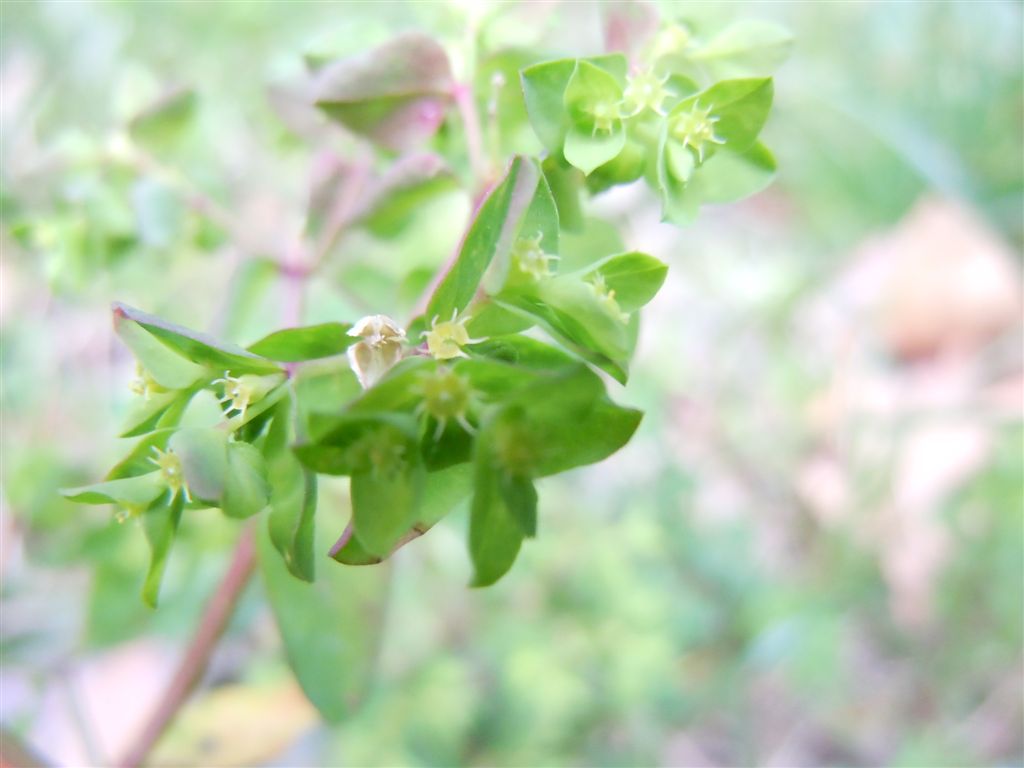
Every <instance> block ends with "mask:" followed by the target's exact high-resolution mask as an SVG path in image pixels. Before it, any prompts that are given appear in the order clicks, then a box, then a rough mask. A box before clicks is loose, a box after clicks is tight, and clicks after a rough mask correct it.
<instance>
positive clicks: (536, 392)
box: [490, 364, 641, 477]
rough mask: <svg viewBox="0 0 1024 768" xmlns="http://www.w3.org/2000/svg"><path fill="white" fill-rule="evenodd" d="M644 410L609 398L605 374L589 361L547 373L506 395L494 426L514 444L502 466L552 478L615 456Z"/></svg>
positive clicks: (499, 438) (504, 441) (499, 439)
mask: <svg viewBox="0 0 1024 768" xmlns="http://www.w3.org/2000/svg"><path fill="white" fill-rule="evenodd" d="M640 418H641V413H640V412H639V411H636V410H633V409H630V408H623V407H621V406H618V405H616V404H615V403H613V402H611V400H609V399H608V397H607V395H606V394H605V391H604V384H603V382H602V381H601V379H600V378H599V377H598V376H597V375H596V374H595V373H594V372H593V371H591V370H590V369H589V368H587V367H586V366H584V365H581V364H576V365H575V366H574V367H572V368H569V369H565V370H562V371H560V372H559V373H557V374H555V375H552V376H547V377H544V378H542V379H538V381H537V382H536V383H534V384H531V385H530V386H528V387H523V388H521V389H519V390H518V391H516V392H515V393H514V394H513V395H512V396H511V397H506V398H505V399H504V400H503V408H502V411H501V413H500V415H499V416H498V417H496V418H495V420H494V422H493V424H492V426H491V427H490V431H491V432H493V434H494V435H496V438H495V440H494V442H495V444H496V445H504V446H512V447H514V449H515V450H514V452H513V453H512V454H510V455H509V456H506V457H505V459H504V463H503V464H502V468H503V469H504V470H505V471H508V472H510V473H511V474H513V475H517V476H519V477H527V476H529V477H546V476H548V475H553V474H557V473H559V472H564V471H566V470H567V469H572V468H573V467H578V466H583V465H585V464H592V463H594V462H597V461H600V460H601V459H604V458H606V457H607V456H609V455H611V454H612V453H614V452H615V451H617V450H618V449H619V448H621V447H622V446H623V445H625V444H626V443H627V442H628V441H629V438H630V437H631V436H632V435H633V432H634V431H635V430H636V428H637V426H638V425H639V423H640Z"/></svg>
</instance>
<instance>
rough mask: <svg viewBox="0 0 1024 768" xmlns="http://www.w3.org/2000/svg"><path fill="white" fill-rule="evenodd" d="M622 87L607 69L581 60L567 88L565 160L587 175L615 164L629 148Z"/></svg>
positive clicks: (565, 102) (565, 98) (564, 98)
mask: <svg viewBox="0 0 1024 768" xmlns="http://www.w3.org/2000/svg"><path fill="white" fill-rule="evenodd" d="M621 100H622V86H621V84H620V83H619V82H617V81H616V79H615V78H614V77H613V76H612V75H611V74H609V73H608V72H607V71H606V70H605V69H602V68H601V67H599V66H596V65H594V64H591V63H590V62H589V61H586V60H580V61H578V62H577V63H576V68H575V69H574V70H573V73H572V77H570V78H569V82H568V84H567V85H566V87H565V95H564V96H563V102H564V104H565V109H566V111H567V112H568V114H569V121H570V125H569V127H568V130H567V132H566V135H565V145H564V149H563V151H564V154H565V159H566V160H567V161H568V162H569V163H571V164H572V165H574V166H576V167H577V168H579V169H580V170H581V171H583V172H584V173H586V174H589V173H591V172H592V171H593V170H594V169H595V168H597V167H598V166H601V165H604V164H605V163H607V162H609V161H611V160H613V159H614V158H615V157H616V156H618V154H619V153H620V152H621V151H622V148H623V147H624V146H625V145H626V131H625V129H624V128H623V125H622V120H621V119H620V118H619V116H618V109H619V107H618V104H619V102H620V101H621Z"/></svg>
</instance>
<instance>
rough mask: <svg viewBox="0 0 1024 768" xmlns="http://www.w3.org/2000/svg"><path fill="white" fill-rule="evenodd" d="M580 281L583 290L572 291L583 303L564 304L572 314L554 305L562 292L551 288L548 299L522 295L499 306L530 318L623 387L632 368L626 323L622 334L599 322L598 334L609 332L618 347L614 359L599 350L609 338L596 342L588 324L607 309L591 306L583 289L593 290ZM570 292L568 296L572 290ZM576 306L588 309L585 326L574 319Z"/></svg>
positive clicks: (510, 298)
mask: <svg viewBox="0 0 1024 768" xmlns="http://www.w3.org/2000/svg"><path fill="white" fill-rule="evenodd" d="M577 282H578V283H579V285H580V286H583V288H582V289H581V288H578V287H576V288H572V289H571V293H572V294H575V297H576V298H578V299H579V301H565V302H563V303H564V305H566V306H569V307H570V308H569V310H568V311H565V310H563V309H562V308H560V307H556V306H554V305H552V304H551V303H550V299H551V298H555V301H560V300H561V297H556V296H553V294H556V293H558V292H560V289H558V288H555V289H549V290H548V291H547V293H548V294H549V296H546V297H545V298H544V299H541V298H538V297H536V296H531V295H528V294H525V293H520V294H510V295H508V296H503V297H502V299H501V300H500V301H497V302H496V303H497V304H498V305H499V306H502V307H504V308H506V309H508V311H510V312H513V313H519V314H521V315H523V316H524V317H527V318H529V319H530V320H532V321H533V322H534V323H536V324H537V325H539V326H540V327H541V328H543V329H544V330H545V331H547V333H548V334H550V335H551V337H552V338H554V339H555V340H556V341H557V342H558V343H559V344H560V345H562V346H563V347H565V348H566V349H567V350H569V351H570V352H572V353H573V354H574V355H577V356H578V357H580V358H581V359H583V360H586V361H587V362H588V363H591V364H592V365H595V366H597V367H598V368H600V369H601V370H602V371H605V372H606V373H607V374H608V375H610V376H611V377H612V378H614V379H615V380H616V381H618V382H619V383H620V384H625V383H626V381H627V380H628V379H629V366H628V360H627V359H626V358H627V357H628V354H629V351H630V335H629V332H628V328H627V326H626V324H625V323H621V322H620V325H621V331H620V330H619V329H612V328H611V326H610V325H608V324H607V323H606V322H605V320H604V318H600V319H598V323H599V324H600V328H599V329H598V332H599V333H603V331H605V330H608V331H609V338H610V340H611V342H613V343H614V344H615V346H617V347H618V348H617V349H615V350H614V356H612V355H609V354H608V353H607V352H605V351H601V350H600V349H598V346H601V345H603V342H604V341H606V340H608V339H602V340H601V341H598V340H597V339H595V337H594V334H593V333H592V332H591V330H590V329H589V328H588V326H587V325H586V321H587V320H593V319H594V318H595V317H596V312H597V311H601V312H603V310H600V309H599V308H598V309H595V308H594V307H593V306H590V304H589V302H590V299H589V298H586V297H585V296H584V295H583V294H582V290H584V289H585V290H589V289H587V288H586V286H585V285H583V283H582V282H580V281H578V280H577ZM566 292H567V293H568V292H569V291H566ZM570 298H572V297H570ZM574 303H575V304H579V305H580V306H581V307H583V308H585V313H584V314H585V318H584V322H582V323H581V322H580V320H578V319H577V318H575V317H574V316H573V309H572V308H571V305H572V304H574Z"/></svg>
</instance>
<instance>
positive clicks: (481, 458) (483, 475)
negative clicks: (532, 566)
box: [469, 435, 524, 587]
mask: <svg viewBox="0 0 1024 768" xmlns="http://www.w3.org/2000/svg"><path fill="white" fill-rule="evenodd" d="M488 443H489V440H487V437H486V436H485V435H481V438H480V439H479V441H478V445H477V459H476V462H475V467H476V472H475V476H476V477H475V479H476V483H475V490H474V493H473V503H472V506H471V507H470V517H469V555H470V559H471V560H472V561H473V569H474V575H473V580H472V582H471V583H470V586H473V587H487V586H490V585H491V584H494V583H495V582H496V581H497V580H498V579H500V578H501V577H502V576H504V575H505V574H506V573H507V572H508V570H509V569H510V568H511V567H512V564H513V563H514V562H515V559H516V556H517V555H518V554H519V548H520V547H521V546H522V543H523V537H524V534H523V529H522V528H523V527H522V524H521V523H520V522H519V520H517V518H516V515H515V514H513V512H512V511H511V510H510V509H509V506H508V504H507V503H506V501H505V498H504V497H503V495H502V494H501V492H500V489H499V482H498V472H497V470H496V469H495V467H494V464H493V459H492V456H491V450H490V447H489V445H488Z"/></svg>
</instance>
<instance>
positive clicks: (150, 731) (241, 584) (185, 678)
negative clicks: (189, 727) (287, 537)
mask: <svg viewBox="0 0 1024 768" xmlns="http://www.w3.org/2000/svg"><path fill="white" fill-rule="evenodd" d="M255 566H256V546H255V528H254V527H253V525H252V523H249V524H247V525H246V526H245V527H244V528H243V529H242V534H241V536H239V538H238V543H237V545H236V546H235V552H234V554H233V555H232V558H231V565H230V567H229V568H228V571H227V573H226V574H225V575H224V579H223V580H222V581H221V583H220V585H219V586H218V587H217V591H216V592H215V593H214V594H213V597H211V598H210V602H209V603H207V605H206V610H205V611H204V612H203V617H202V619H201V620H200V622H199V627H198V628H197V630H196V633H195V635H194V636H193V638H192V642H191V644H190V645H189V647H188V650H187V651H186V653H185V658H183V659H182V660H181V664H180V665H179V666H178V669H177V670H176V671H175V673H174V677H173V678H172V679H171V683H170V685H169V686H168V687H167V690H166V691H165V692H164V694H163V696H162V697H161V698H160V701H159V702H158V704H157V709H156V711H155V712H154V713H153V714H152V716H151V717H150V719H149V721H148V722H147V723H146V725H145V727H144V728H143V729H142V732H141V733H140V734H139V736H138V738H137V739H136V740H135V743H134V744H133V745H132V747H131V749H129V750H128V752H127V754H126V755H125V756H124V758H123V759H122V760H121V761H120V763H119V765H120V766H121V767H122V768H138V766H140V765H142V763H143V761H144V760H145V759H146V756H147V755H149V753H150V751H151V750H152V749H153V747H154V746H155V745H156V743H157V741H158V740H159V739H160V737H161V736H162V735H163V733H164V731H165V730H167V727H168V726H169V725H170V724H171V721H172V720H174V717H175V715H177V713H178V710H180V709H181V707H182V706H183V705H184V703H185V701H186V699H188V696H189V694H190V693H191V692H192V690H193V689H194V688H195V687H196V685H197V684H198V683H199V681H200V680H201V679H202V677H203V673H204V672H205V671H206V667H207V665H208V664H209V661H210V655H211V654H212V653H213V649H214V648H215V647H216V645H217V641H218V640H219V639H220V637H221V635H223V634H224V630H225V629H226V628H227V625H228V621H229V620H230V619H231V615H232V614H233V613H234V611H235V606H236V605H237V604H238V601H239V599H240V598H241V596H242V593H243V592H244V591H245V586H246V584H248V583H249V577H250V576H252V573H253V571H254V569H255Z"/></svg>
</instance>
